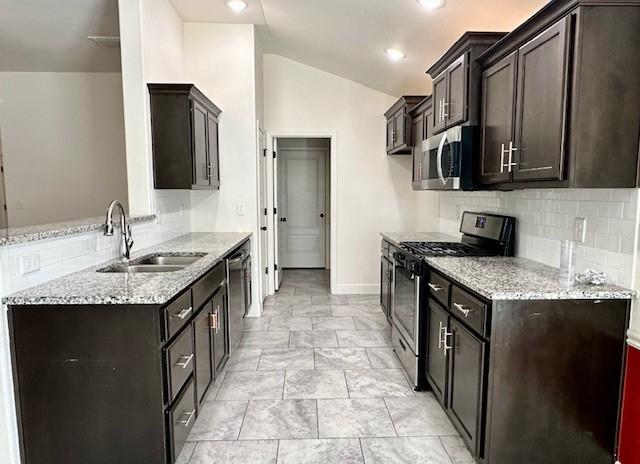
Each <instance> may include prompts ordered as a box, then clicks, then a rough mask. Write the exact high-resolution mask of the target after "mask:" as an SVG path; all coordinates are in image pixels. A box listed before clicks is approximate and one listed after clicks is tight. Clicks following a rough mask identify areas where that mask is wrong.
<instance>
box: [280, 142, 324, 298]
mask: <svg viewBox="0 0 640 464" xmlns="http://www.w3.org/2000/svg"><path fill="white" fill-rule="evenodd" d="M274 147H275V151H276V152H277V156H276V159H275V160H274V176H275V179H274V190H275V191H274V197H275V198H274V199H275V200H276V204H277V208H276V217H275V220H276V234H275V235H276V237H275V239H276V247H275V248H276V250H275V251H276V263H277V264H278V268H277V270H276V288H279V287H280V283H281V282H282V277H283V275H284V273H285V272H286V270H287V269H329V263H330V260H329V253H328V250H329V249H330V240H331V237H330V230H331V227H330V221H331V218H330V211H331V208H330V201H331V199H330V191H331V189H330V182H331V180H330V177H331V176H330V173H331V164H330V163H331V140H330V139H329V138H301V137H300V138H277V139H274Z"/></svg>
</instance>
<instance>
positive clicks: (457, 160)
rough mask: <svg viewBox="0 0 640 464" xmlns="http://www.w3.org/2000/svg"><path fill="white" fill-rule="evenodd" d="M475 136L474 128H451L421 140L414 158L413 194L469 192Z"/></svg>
mask: <svg viewBox="0 0 640 464" xmlns="http://www.w3.org/2000/svg"><path fill="white" fill-rule="evenodd" d="M477 136H478V131H477V128H476V127H474V126H455V127H451V128H449V129H447V130H445V131H442V132H440V133H439V134H436V135H434V136H432V137H429V138H428V139H426V140H424V141H423V142H422V153H416V154H415V156H414V163H419V166H416V167H414V173H415V174H414V175H415V176H416V179H414V183H413V186H414V190H473V189H474V187H475V184H474V181H473V153H474V150H476V149H477Z"/></svg>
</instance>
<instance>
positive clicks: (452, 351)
mask: <svg viewBox="0 0 640 464" xmlns="http://www.w3.org/2000/svg"><path fill="white" fill-rule="evenodd" d="M447 335H448V337H447V339H448V340H446V341H447V342H449V343H450V345H447V349H448V351H449V379H448V381H449V391H448V398H447V408H448V410H449V416H450V417H451V418H452V420H453V421H454V422H455V423H456V425H457V426H458V430H459V431H460V434H461V436H462V439H463V440H464V441H465V442H466V444H467V446H468V447H469V448H470V449H472V450H478V440H479V438H480V429H481V419H482V403H483V391H484V388H483V385H484V367H485V345H486V342H484V341H482V340H481V339H479V338H477V337H476V336H474V335H473V333H471V331H470V330H468V329H467V328H465V327H464V326H463V325H462V324H460V323H459V322H457V321H456V320H454V319H450V320H449V329H448V332H447Z"/></svg>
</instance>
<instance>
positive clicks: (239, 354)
mask: <svg viewBox="0 0 640 464" xmlns="http://www.w3.org/2000/svg"><path fill="white" fill-rule="evenodd" d="M261 354H262V348H238V349H236V350H235V351H234V352H233V353H231V355H230V356H229V359H228V360H227V366H226V369H227V370H228V371H255V370H256V369H258V361H260V355H261Z"/></svg>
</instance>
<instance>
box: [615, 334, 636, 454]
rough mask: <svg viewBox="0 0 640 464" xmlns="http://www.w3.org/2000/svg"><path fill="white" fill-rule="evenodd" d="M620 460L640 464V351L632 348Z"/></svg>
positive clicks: (624, 405)
mask: <svg viewBox="0 0 640 464" xmlns="http://www.w3.org/2000/svg"><path fill="white" fill-rule="evenodd" d="M618 459H619V461H620V462H621V463H622V464H640V350H638V349H636V348H634V347H632V346H630V347H629V349H628V351H627V373H626V376H625V385H624V396H623V400H622V422H621V426H620V453H619V458H618Z"/></svg>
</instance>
